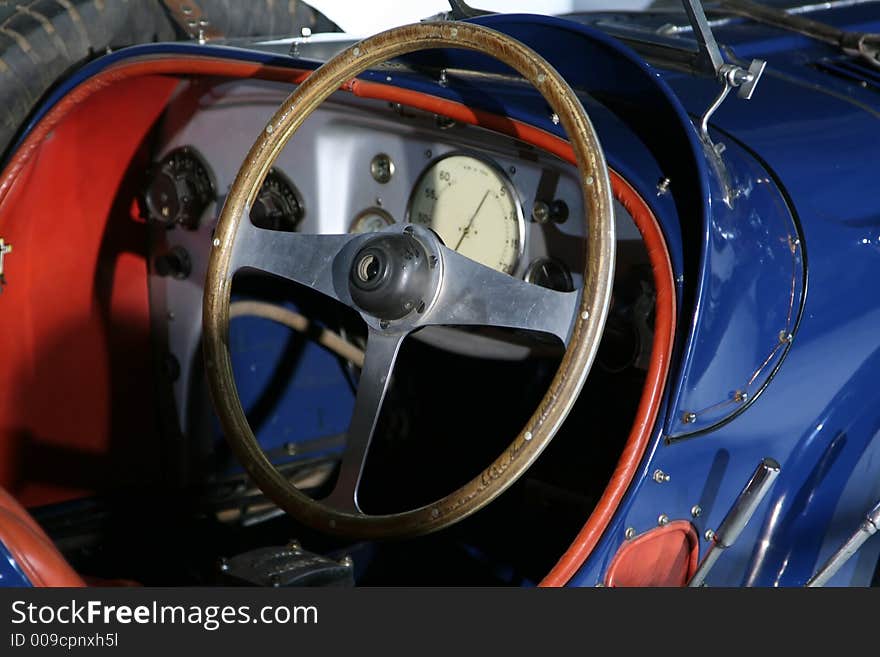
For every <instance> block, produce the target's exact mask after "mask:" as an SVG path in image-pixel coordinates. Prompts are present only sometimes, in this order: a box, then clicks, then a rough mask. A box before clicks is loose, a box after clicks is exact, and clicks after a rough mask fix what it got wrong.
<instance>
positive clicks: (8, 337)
mask: <svg viewBox="0 0 880 657" xmlns="http://www.w3.org/2000/svg"><path fill="white" fill-rule="evenodd" d="M176 84H177V81H176V80H173V79H171V78H164V77H158V76H154V77H143V78H140V79H138V80H128V81H123V82H120V83H119V84H118V85H116V86H114V87H113V88H112V89H110V88H106V89H101V90H97V91H96V92H95V93H93V94H91V95H89V97H88V101H87V102H81V103H77V104H75V105H73V106H71V107H70V108H69V109H68V111H67V112H66V113H65V114H64V117H63V118H62V119H60V120H58V121H57V122H55V124H54V126H53V127H52V130H51V132H48V133H46V134H45V136H44V138H42V139H40V140H39V142H38V143H36V144H29V145H28V148H27V149H26V150H25V151H23V152H27V153H29V155H28V157H27V160H26V162H22V161H21V160H19V161H18V162H17V166H18V167H20V170H19V172H18V175H15V174H13V175H11V176H8V175H6V174H5V175H4V182H5V184H4V185H3V188H4V192H8V193H5V194H3V198H2V201H0V236H2V237H3V238H4V239H5V240H6V241H7V242H9V243H11V244H12V245H13V246H14V250H13V252H12V254H11V255H9V256H8V257H7V258H6V279H7V281H8V284H7V286H6V288H5V290H4V292H3V294H2V295H0V313H2V317H3V321H2V322H0V354H2V357H3V366H2V368H0V389H2V390H3V394H2V395H0V486H4V487H6V488H8V489H9V490H10V491H11V492H12V493H13V494H15V495H16V496H17V497H18V498H19V500H21V501H22V503H24V504H25V505H35V504H45V503H49V502H54V501H59V500H63V499H69V498H72V497H77V496H80V495H83V494H87V493H92V492H94V491H96V490H100V489H102V488H104V487H107V486H111V485H114V484H131V483H137V482H139V481H147V480H149V479H150V478H154V477H155V475H156V470H157V467H158V450H157V447H158V446H157V441H156V431H155V425H154V424H153V416H154V410H153V409H154V408H155V406H154V404H153V401H152V397H153V390H152V386H153V384H152V373H151V360H150V342H149V306H148V297H147V283H146V260H145V255H146V248H147V240H146V237H147V236H146V227H145V225H144V224H143V223H142V222H138V221H135V220H134V219H133V218H132V216H131V207H132V200H133V199H134V198H135V195H136V192H137V190H138V189H139V188H140V181H141V180H142V177H143V175H144V171H145V169H146V165H147V164H148V163H149V162H148V160H147V159H146V157H147V151H146V149H145V148H143V145H144V143H145V138H146V136H147V134H148V132H149V130H150V128H151V126H152V125H153V124H154V122H155V121H156V119H157V118H158V116H159V114H160V112H161V111H162V109H163V108H164V106H165V103H166V102H167V100H168V97H169V95H170V93H171V92H172V90H173V89H174V87H175V86H176ZM11 182H14V185H12V187H11V189H10V188H9V184H10V183H11Z"/></svg>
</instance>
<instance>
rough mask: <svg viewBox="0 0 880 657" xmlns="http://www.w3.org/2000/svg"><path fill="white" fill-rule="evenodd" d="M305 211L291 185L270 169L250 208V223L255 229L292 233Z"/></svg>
mask: <svg viewBox="0 0 880 657" xmlns="http://www.w3.org/2000/svg"><path fill="white" fill-rule="evenodd" d="M304 214H305V211H304V210H303V204H302V201H301V200H300V198H299V194H298V193H297V191H296V188H295V187H294V186H293V184H292V183H291V182H290V181H289V180H288V179H287V178H285V177H284V175H283V174H282V173H281V172H279V171H277V170H276V169H272V170H271V171H269V175H267V176H266V180H265V181H264V182H263V186H262V187H260V193H259V194H258V195H257V199H256V200H255V201H254V207H253V208H251V222H252V223H253V224H254V226H256V227H257V228H266V229H268V230H283V231H287V232H293V231H294V230H296V227H297V225H298V224H299V222H300V221H302V218H303V215H304Z"/></svg>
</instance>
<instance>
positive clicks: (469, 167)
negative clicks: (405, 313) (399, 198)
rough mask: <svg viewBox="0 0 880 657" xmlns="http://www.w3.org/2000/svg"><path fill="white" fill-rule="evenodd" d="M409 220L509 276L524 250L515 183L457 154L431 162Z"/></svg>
mask: <svg viewBox="0 0 880 657" xmlns="http://www.w3.org/2000/svg"><path fill="white" fill-rule="evenodd" d="M409 220H410V221H411V222H412V223H417V224H423V225H425V226H428V227H429V228H431V229H433V230H434V232H436V233H437V234H438V235H439V236H440V238H441V239H442V240H443V242H444V243H445V244H446V246H448V247H449V248H451V249H453V250H455V251H458V252H459V253H461V254H462V255H464V256H467V257H468V258H471V259H472V260H476V261H477V262H479V263H481V264H484V265H486V266H487V267H492V268H493V269H497V270H498V271H503V272H506V273H508V274H510V273H512V272H513V270H514V268H515V267H516V264H517V261H518V260H519V257H520V254H521V253H522V241H523V219H522V210H521V208H520V205H519V201H518V200H517V196H516V192H515V190H514V188H513V185H512V184H511V183H510V181H509V180H508V179H507V177H506V176H505V175H504V173H503V172H502V171H501V170H500V169H499V168H498V167H496V166H495V165H493V164H491V163H489V162H486V161H485V160H482V159H479V158H476V157H471V156H470V155H462V154H453V155H448V156H446V157H442V158H440V159H438V160H436V161H435V162H434V163H433V164H431V165H430V166H429V167H428V168H427V169H426V170H425V172H424V173H422V175H421V176H420V177H419V179H418V181H417V182H416V185H415V187H414V188H413V191H412V195H411V196H410V200H409Z"/></svg>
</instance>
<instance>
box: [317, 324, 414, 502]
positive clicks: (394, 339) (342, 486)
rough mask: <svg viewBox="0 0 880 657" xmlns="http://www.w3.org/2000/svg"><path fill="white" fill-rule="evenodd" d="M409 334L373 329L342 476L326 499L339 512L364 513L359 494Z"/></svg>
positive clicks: (349, 428)
mask: <svg viewBox="0 0 880 657" xmlns="http://www.w3.org/2000/svg"><path fill="white" fill-rule="evenodd" d="M407 335H408V334H407V333H405V332H404V333H386V332H382V331H376V330H372V329H371V330H370V333H369V337H368V338H367V351H366V355H365V359H364V367H363V369H362V370H361V377H360V383H359V385H358V391H357V398H356V400H355V404H354V411H353V412H352V415H351V423H350V424H349V427H348V439H347V441H346V446H345V451H344V452H343V455H342V462H341V464H340V466H339V477H338V478H337V480H336V485H335V487H334V489H333V491H332V492H331V493H330V495H329V496H328V497H327V498H325V499H324V500H322V501H323V502H324V503H325V504H327V505H328V506H331V507H333V508H335V509H337V510H339V511H343V512H349V513H352V512H354V513H361V511H360V508H359V507H358V501H357V493H358V487H359V486H360V482H361V476H362V475H363V469H364V465H365V464H366V461H367V452H368V451H369V449H370V443H371V442H372V440H373V434H374V432H375V430H376V424H377V423H378V421H379V415H380V414H381V413H382V402H383V401H384V400H385V394H386V393H387V392H388V387H389V385H390V383H391V373H392V372H393V370H394V364H395V362H396V361H397V355H398V354H399V353H400V346H401V345H402V344H403V341H404V339H405V338H406V336H407Z"/></svg>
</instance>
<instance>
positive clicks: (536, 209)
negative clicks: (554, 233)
mask: <svg viewBox="0 0 880 657" xmlns="http://www.w3.org/2000/svg"><path fill="white" fill-rule="evenodd" d="M532 221H534V222H535V223H537V224H546V223H547V222H548V221H550V206H549V205H548V204H547V203H545V202H544V201H535V205H533V206H532Z"/></svg>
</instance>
